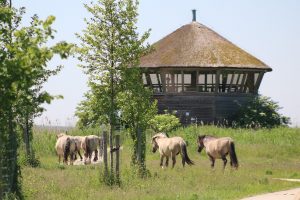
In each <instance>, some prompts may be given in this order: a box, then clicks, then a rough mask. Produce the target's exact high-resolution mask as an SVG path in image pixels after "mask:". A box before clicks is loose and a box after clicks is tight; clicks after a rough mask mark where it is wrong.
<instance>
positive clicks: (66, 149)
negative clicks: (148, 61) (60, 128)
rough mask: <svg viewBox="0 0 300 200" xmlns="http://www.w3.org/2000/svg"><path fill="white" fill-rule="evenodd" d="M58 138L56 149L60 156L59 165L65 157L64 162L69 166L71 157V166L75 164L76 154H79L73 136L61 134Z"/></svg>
mask: <svg viewBox="0 0 300 200" xmlns="http://www.w3.org/2000/svg"><path fill="white" fill-rule="evenodd" d="M56 137H57V141H56V144H55V149H56V154H57V155H58V163H60V160H61V157H63V162H64V163H65V164H68V157H69V156H70V164H73V162H74V160H75V154H76V153H77V145H76V142H75V140H74V138H73V136H70V135H66V134H65V133H60V134H58V135H57V136H56Z"/></svg>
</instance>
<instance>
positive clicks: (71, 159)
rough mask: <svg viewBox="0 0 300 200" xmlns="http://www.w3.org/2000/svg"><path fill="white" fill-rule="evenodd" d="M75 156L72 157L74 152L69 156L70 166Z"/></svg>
mask: <svg viewBox="0 0 300 200" xmlns="http://www.w3.org/2000/svg"><path fill="white" fill-rule="evenodd" d="M75 156H76V155H74V152H72V153H71V155H70V165H73V161H74V158H75Z"/></svg>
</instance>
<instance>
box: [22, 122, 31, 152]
mask: <svg viewBox="0 0 300 200" xmlns="http://www.w3.org/2000/svg"><path fill="white" fill-rule="evenodd" d="M25 120H26V121H25V127H24V130H23V131H24V142H25V149H26V156H27V158H30V157H31V146H30V129H31V128H30V127H29V121H28V117H26V119H25Z"/></svg>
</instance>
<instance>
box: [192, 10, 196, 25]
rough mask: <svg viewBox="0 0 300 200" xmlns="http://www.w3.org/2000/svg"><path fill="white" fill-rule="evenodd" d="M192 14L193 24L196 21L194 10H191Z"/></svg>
mask: <svg viewBox="0 0 300 200" xmlns="http://www.w3.org/2000/svg"><path fill="white" fill-rule="evenodd" d="M192 12H193V22H195V21H197V20H196V10H195V9H194V10H192Z"/></svg>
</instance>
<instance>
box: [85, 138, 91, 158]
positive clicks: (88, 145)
mask: <svg viewBox="0 0 300 200" xmlns="http://www.w3.org/2000/svg"><path fill="white" fill-rule="evenodd" d="M84 145H85V152H86V155H88V156H89V155H90V154H91V148H90V144H89V138H88V137H85V140H84Z"/></svg>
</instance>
